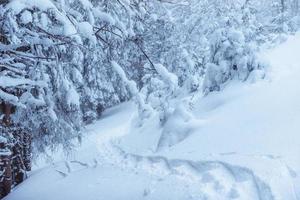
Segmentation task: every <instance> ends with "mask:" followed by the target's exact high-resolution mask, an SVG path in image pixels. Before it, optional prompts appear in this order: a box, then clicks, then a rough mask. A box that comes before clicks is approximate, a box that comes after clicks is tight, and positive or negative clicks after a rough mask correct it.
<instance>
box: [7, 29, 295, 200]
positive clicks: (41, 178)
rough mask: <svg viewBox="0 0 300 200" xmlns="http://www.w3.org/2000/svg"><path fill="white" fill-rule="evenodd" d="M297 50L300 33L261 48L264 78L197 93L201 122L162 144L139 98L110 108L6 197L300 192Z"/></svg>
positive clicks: (90, 199)
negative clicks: (141, 119)
mask: <svg viewBox="0 0 300 200" xmlns="http://www.w3.org/2000/svg"><path fill="white" fill-rule="evenodd" d="M298 52H300V34H297V35H295V36H292V37H290V38H289V39H288V40H287V41H286V42H285V43H283V44H281V45H279V46H278V47H276V48H274V49H271V50H266V51H264V52H263V53H261V57H262V58H263V59H265V60H266V61H267V62H269V63H270V67H269V69H268V70H269V72H268V76H267V78H266V79H265V80H262V81H259V82H256V83H236V82H231V83H230V84H229V85H228V86H227V87H226V89H225V90H224V91H222V92H219V93H212V94H210V95H209V96H206V97H198V98H195V99H193V106H192V107H193V109H192V114H193V116H194V117H195V119H194V120H192V122H193V123H195V122H199V124H198V126H193V129H191V130H192V131H191V132H190V134H188V135H185V137H183V138H184V140H182V139H181V140H182V141H181V140H180V142H178V143H172V144H173V145H172V146H170V147H167V146H164V147H162V148H160V149H158V151H157V149H156V147H157V145H158V143H159V139H160V133H161V131H162V129H161V128H159V126H157V123H156V121H155V119H153V120H152V119H150V120H149V121H148V123H146V124H145V126H144V127H140V128H137V127H136V126H135V124H132V123H131V121H132V119H135V117H136V116H137V112H136V110H135V108H134V106H133V105H132V104H131V103H126V104H122V105H120V106H118V107H116V108H113V109H110V110H108V111H107V112H106V113H105V115H104V117H103V119H102V120H100V121H99V122H97V123H95V124H94V125H91V126H89V127H87V132H89V136H88V137H86V138H85V139H84V140H83V144H82V145H81V147H79V148H78V149H77V151H76V152H75V153H74V155H73V156H72V157H71V158H69V159H67V160H63V161H59V160H57V162H56V163H55V164H53V165H49V166H48V167H46V168H43V169H39V170H36V171H34V172H33V173H32V174H30V177H29V179H28V180H27V181H25V182H24V183H22V184H21V185H20V186H18V187H17V188H16V189H15V190H14V192H12V193H11V194H10V195H9V196H8V197H7V198H6V199H7V200H18V199H22V200H41V199H43V200H47V199H49V200H50V199H51V200H52V199H55V200H59V199H64V200H65V199H87V200H102V199H116V200H117V199H128V200H129V199H130V200H134V199H151V200H152V199H160V200H161V199H172V200H174V199H181V200H182V199H197V200H199V199H212V200H215V199H242V200H246V199H251V200H252V199H253V200H255V199H278V200H296V199H300V187H299V185H300V178H299V177H298V174H300V134H299V130H300V87H299V85H300V73H299V72H300V64H299V62H298V58H299V56H298V54H299V53H298ZM175 122H176V120H175ZM184 125H185V124H184ZM180 126H182V123H178V124H175V123H174V128H178V129H180V128H182V127H180ZM195 127H196V128H195Z"/></svg>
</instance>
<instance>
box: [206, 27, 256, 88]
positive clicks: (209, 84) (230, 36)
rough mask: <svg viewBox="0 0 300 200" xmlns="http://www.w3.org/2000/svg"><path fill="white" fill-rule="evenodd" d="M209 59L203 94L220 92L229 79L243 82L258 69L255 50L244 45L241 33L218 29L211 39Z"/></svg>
mask: <svg viewBox="0 0 300 200" xmlns="http://www.w3.org/2000/svg"><path fill="white" fill-rule="evenodd" d="M210 42H211V59H210V63H208V64H207V65H206V73H205V79H204V84H203V89H204V91H205V93H208V92H210V91H215V90H217V91H218V90H220V88H221V87H222V84H223V83H225V82H226V81H228V80H229V79H234V78H236V79H238V80H241V81H245V80H246V79H247V78H248V76H249V74H250V73H251V72H252V71H253V70H254V69H257V68H259V67H260V66H259V65H258V61H257V58H256V55H255V52H256V49H255V46H254V47H253V46H252V45H251V44H248V43H246V41H245V37H244V34H243V33H242V32H241V31H237V30H234V29H232V28H229V29H224V28H222V29H219V30H217V31H215V32H214V34H213V35H212V37H211V40H210Z"/></svg>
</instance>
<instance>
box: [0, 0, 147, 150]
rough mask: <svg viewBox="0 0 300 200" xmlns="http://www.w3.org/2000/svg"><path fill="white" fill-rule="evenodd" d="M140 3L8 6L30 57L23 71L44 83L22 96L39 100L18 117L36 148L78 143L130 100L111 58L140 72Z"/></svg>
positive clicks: (7, 15)
mask: <svg viewBox="0 0 300 200" xmlns="http://www.w3.org/2000/svg"><path fill="white" fill-rule="evenodd" d="M141 3H142V1H137V0H132V1H89V0H85V1H83V0H65V1H54V0H44V1H38V2H37V1H25V0H16V1H11V2H7V4H6V5H3V6H2V7H1V9H2V11H3V12H1V14H2V18H1V23H2V24H3V26H2V27H3V31H2V32H3V34H4V35H5V36H6V38H7V40H8V41H9V44H10V45H13V46H16V47H18V46H21V47H22V50H23V52H22V56H23V57H26V58H27V59H28V60H29V61H30V62H31V63H30V64H26V67H24V75H22V76H23V77H24V76H26V77H27V78H28V79H30V80H34V81H39V82H41V83H43V87H42V88H38V89H34V90H30V91H27V92H26V93H24V95H23V96H22V98H20V100H19V101H26V99H29V100H30V102H33V100H34V103H31V104H29V103H28V104H26V107H24V108H23V109H17V112H16V114H15V115H14V118H15V121H24V123H22V124H23V126H24V127H27V128H29V129H30V130H31V133H32V135H33V139H34V140H33V141H34V144H35V145H34V147H35V149H36V150H38V151H45V148H48V147H53V148H54V147H57V144H63V145H64V146H65V147H66V148H69V147H71V143H70V140H71V139H72V138H74V137H78V136H80V134H79V133H80V129H81V127H82V126H83V124H84V123H90V122H91V121H93V120H94V119H97V118H98V117H99V116H100V115H101V113H102V111H103V110H104V109H105V108H107V107H110V106H112V105H115V104H117V103H119V102H121V101H125V100H126V99H128V98H129V96H130V95H129V93H128V92H127V89H126V87H125V86H124V84H122V80H120V78H119V76H118V75H117V73H116V72H114V70H112V67H111V60H119V61H120V63H122V66H124V69H125V70H126V71H128V72H129V73H128V74H129V77H133V78H135V77H137V78H135V79H136V80H137V79H139V78H138V77H140V76H141V75H140V73H139V72H137V71H135V70H133V69H132V68H133V67H132V65H131V62H128V61H131V60H134V59H137V61H138V60H140V58H139V56H140V55H142V53H141V51H140V49H139V48H138V46H137V45H136V44H135V43H133V42H132V41H133V40H134V38H135V33H134V32H135V31H136V30H137V29H138V26H137V25H136V24H137V23H138V22H139V21H140V19H141V18H142V15H141V14H140V12H139V10H140V4H141ZM124 16H126V17H124ZM5 48H6V47H5ZM127 49H129V50H127ZM9 56H10V55H9ZM140 69H141V68H140ZM32 96H33V97H34V98H33V97H32ZM24 119H26V120H24Z"/></svg>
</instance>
